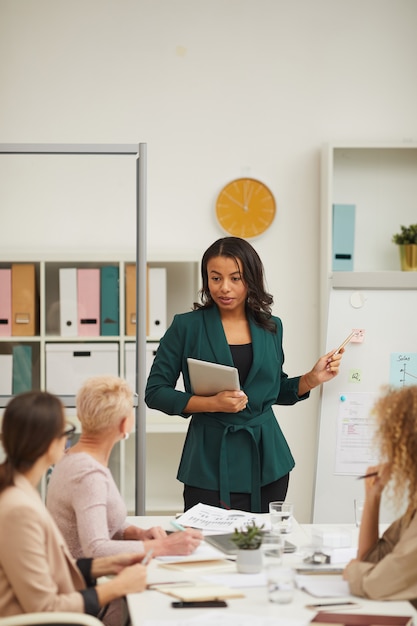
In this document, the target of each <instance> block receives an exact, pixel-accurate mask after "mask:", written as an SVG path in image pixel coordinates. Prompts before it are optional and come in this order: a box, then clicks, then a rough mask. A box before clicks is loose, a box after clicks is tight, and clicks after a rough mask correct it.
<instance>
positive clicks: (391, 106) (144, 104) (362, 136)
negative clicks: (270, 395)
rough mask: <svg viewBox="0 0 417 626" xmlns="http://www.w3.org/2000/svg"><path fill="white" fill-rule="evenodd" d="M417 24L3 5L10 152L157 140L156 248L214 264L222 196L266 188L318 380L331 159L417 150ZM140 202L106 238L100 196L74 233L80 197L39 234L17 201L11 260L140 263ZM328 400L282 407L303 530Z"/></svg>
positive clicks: (211, 8) (385, 0)
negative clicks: (352, 152)
mask: <svg viewBox="0 0 417 626" xmlns="http://www.w3.org/2000/svg"><path fill="white" fill-rule="evenodd" d="M416 20H417V3H416V2H415V0H395V1H394V0H291V1H288V0H209V1H208V0H205V1H203V0H71V1H68V0H36V2H34V1H33V0H0V85H1V98H0V142H3V143H4V142H61V143H65V142H67V143H73V142H83V143H138V142H146V143H147V144H148V207H149V215H148V247H149V249H152V250H154V249H156V248H168V249H170V250H172V251H174V252H175V251H176V250H182V249H184V248H187V249H190V250H191V251H195V253H196V254H197V255H198V256H200V255H201V253H202V252H203V251H204V249H205V248H206V247H207V246H208V245H209V244H210V243H211V242H212V241H214V240H215V239H217V238H218V237H219V236H222V234H223V233H222V232H221V230H220V229H219V227H218V226H217V224H216V222H215V218H214V202H215V199H216V196H217V194H218V192H219V191H220V189H221V188H222V186H223V185H225V184H226V183H227V182H229V181H230V180H231V179H232V178H234V177H237V176H240V175H251V176H254V177H258V178H260V179H262V180H263V181H264V182H265V183H266V184H267V185H268V186H269V187H270V188H271V189H272V191H273V192H274V194H275V196H276V199H277V204H278V213H277V216H276V219H275V221H274V223H273V225H272V227H271V229H270V230H269V231H268V232H267V233H266V234H264V235H263V236H262V237H260V238H259V239H258V240H256V241H254V245H255V246H256V248H257V250H258V251H259V253H260V255H261V256H262V258H263V261H264V264H265V268H266V273H267V278H268V284H269V289H270V291H271V292H272V293H273V294H274V296H275V307H274V312H275V313H276V314H278V315H280V316H281V317H282V319H283V322H284V345H285V350H286V369H287V371H288V372H289V373H290V374H296V373H302V372H303V371H304V370H306V369H307V368H309V367H310V366H311V365H312V364H313V362H314V361H315V360H316V357H318V355H319V349H320V347H319V340H318V330H319V319H318V316H319V288H318V284H319V283H318V281H319V246H320V242H319V224H318V220H319V150H320V147H321V145H322V144H323V143H324V142H327V141H344V140H346V141H361V142H363V141H376V142H379V141H380V142H384V141H402V140H404V141H406V140H409V139H414V140H416V139H417V116H416V114H415V112H416V110H417V82H416V80H415V77H416V75H417V38H416V37H415V24H416ZM6 170H7V168H6ZM4 171H5V168H0V172H3V175H4V176H6V177H7V171H6V174H4ZM1 182H2V181H1V180H0V186H1ZM23 184H24V181H22V185H23ZM85 184H87V183H85ZM129 193H130V192H129V191H128V190H127V189H126V190H125V189H124V188H123V187H121V189H120V194H121V201H120V206H118V207H116V210H117V213H118V219H116V220H114V219H113V220H112V221H111V225H110V226H109V227H108V228H107V229H106V228H101V229H100V236H99V237H97V236H95V235H93V234H92V233H91V229H92V228H94V224H95V223H97V220H101V219H102V210H101V209H102V207H101V205H100V204H99V203H97V204H94V200H92V202H91V213H90V215H89V216H85V215H83V216H81V215H79V214H78V213H77V207H73V209H72V216H73V218H74V219H72V220H68V208H67V207H65V203H64V202H63V204H62V205H61V204H60V205H59V206H57V207H56V208H55V209H54V211H53V216H52V215H51V216H49V215H48V210H45V208H44V207H41V206H37V204H36V200H34V201H33V203H32V202H29V203H28V206H27V208H26V219H24V220H23V221H22V215H21V213H20V211H14V212H12V211H10V210H8V204H7V197H4V194H3V196H2V197H1V205H0V212H1V213H0V214H1V224H0V254H1V256H2V258H4V256H7V254H9V253H10V254H11V253H12V252H16V251H19V250H22V249H25V250H26V251H27V250H28V249H29V250H32V249H33V251H34V252H35V251H38V250H42V252H43V253H44V254H47V253H48V251H50V250H55V249H57V248H60V249H61V250H62V251H63V252H64V253H65V251H66V250H68V251H70V250H73V249H77V250H79V251H80V252H82V251H83V250H90V249H91V248H94V249H95V248H98V247H100V246H101V247H102V248H105V249H107V250H108V251H109V253H111V252H112V251H120V250H121V249H123V250H125V251H126V250H132V252H133V250H134V245H135V242H134V227H133V224H132V223H131V221H132V220H133V213H132V215H131V213H130V211H131V208H130V206H129V202H128V198H129ZM124 194H125V195H124ZM33 196H34V198H35V197H36V194H33ZM63 196H64V197H65V193H64V194H63ZM39 216H40V218H39ZM49 217H53V219H49ZM82 219H84V223H87V226H88V228H86V227H83V226H82ZM85 220H87V222H85ZM61 223H63V224H64V228H61ZM342 334H343V333H342ZM318 399H319V396H318V391H317V390H316V391H315V392H313V393H312V398H311V399H310V401H308V402H305V403H303V404H300V405H298V406H295V407H289V408H285V409H279V410H278V415H279V416H280V422H281V424H282V426H283V428H284V430H285V433H286V435H287V437H288V440H289V442H290V445H291V447H292V450H293V453H294V456H295V458H296V461H297V465H296V468H295V470H294V472H293V474H292V478H291V485H290V496H289V497H291V499H292V500H293V501H294V502H295V511H296V515H297V517H298V519H299V520H300V521H309V519H310V512H311V503H312V486H313V480H314V469H315V451H316V425H317V410H318Z"/></svg>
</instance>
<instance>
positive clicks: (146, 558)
mask: <svg viewBox="0 0 417 626" xmlns="http://www.w3.org/2000/svg"><path fill="white" fill-rule="evenodd" d="M152 554H153V549H152V548H151V549H150V550H148V552H147V553H146V554H145V556H144V557H143V559H142V565H147V564H148V563H149V561H150V560H151V558H152Z"/></svg>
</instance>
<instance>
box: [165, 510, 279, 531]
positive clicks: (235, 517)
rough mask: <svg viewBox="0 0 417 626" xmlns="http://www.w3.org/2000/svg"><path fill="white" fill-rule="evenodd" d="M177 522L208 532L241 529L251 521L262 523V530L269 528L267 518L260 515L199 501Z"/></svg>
mask: <svg viewBox="0 0 417 626" xmlns="http://www.w3.org/2000/svg"><path fill="white" fill-rule="evenodd" d="M177 522H178V523H179V524H181V525H182V526H192V527H193V528H199V529H200V530H202V531H208V532H221V533H225V532H228V531H229V532H233V531H234V529H235V528H238V529H239V530H241V529H244V528H246V527H247V526H250V525H251V524H252V523H253V522H255V523H256V524H257V525H258V526H262V524H263V525H264V530H270V522H269V519H268V518H265V517H264V516H262V515H257V514H256V513H247V512H246V511H239V510H236V509H230V510H226V509H221V508H220V507H217V506H210V505H208V504H201V502H200V503H199V504H196V505H195V506H193V507H192V508H191V509H188V511H186V512H185V513H183V514H182V515H181V516H180V517H179V518H178V519H177Z"/></svg>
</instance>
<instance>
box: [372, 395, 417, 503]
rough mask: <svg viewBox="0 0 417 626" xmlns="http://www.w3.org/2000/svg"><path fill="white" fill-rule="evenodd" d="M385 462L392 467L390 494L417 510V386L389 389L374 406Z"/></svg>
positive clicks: (382, 455)
mask: <svg viewBox="0 0 417 626" xmlns="http://www.w3.org/2000/svg"><path fill="white" fill-rule="evenodd" d="M373 413H374V415H375V417H376V433H375V438H376V442H377V444H378V446H379V450H380V452H381V457H382V458H381V462H383V463H387V464H388V465H389V467H390V470H391V479H390V484H389V490H388V493H389V496H390V498H391V499H392V501H393V502H395V503H396V504H398V505H400V504H401V503H402V502H404V501H408V512H409V513H410V514H411V513H412V512H413V511H414V510H416V509H417V386H409V387H402V388H401V389H388V390H386V392H385V395H383V396H382V397H381V398H379V399H378V400H377V401H376V403H375V406H374V408H373Z"/></svg>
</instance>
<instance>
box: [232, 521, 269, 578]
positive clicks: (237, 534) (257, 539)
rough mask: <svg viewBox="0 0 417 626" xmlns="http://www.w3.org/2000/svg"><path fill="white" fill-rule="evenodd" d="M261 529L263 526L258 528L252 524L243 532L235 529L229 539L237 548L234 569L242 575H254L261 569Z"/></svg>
mask: <svg viewBox="0 0 417 626" xmlns="http://www.w3.org/2000/svg"><path fill="white" fill-rule="evenodd" d="M263 527H264V525H263V524H262V526H258V525H257V524H255V522H252V524H250V525H248V526H247V527H246V528H245V529H244V530H239V529H237V528H235V530H234V533H233V535H232V537H231V540H232V541H233V543H235V544H236V547H237V556H236V567H237V570H238V571H239V572H241V573H243V574H256V573H258V572H260V571H261V569H262V552H261V550H260V547H261V545H262V539H263V532H262V529H263Z"/></svg>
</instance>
